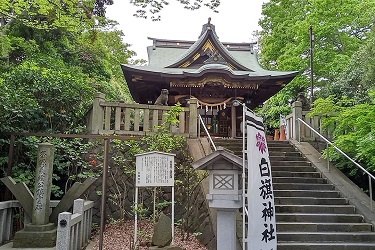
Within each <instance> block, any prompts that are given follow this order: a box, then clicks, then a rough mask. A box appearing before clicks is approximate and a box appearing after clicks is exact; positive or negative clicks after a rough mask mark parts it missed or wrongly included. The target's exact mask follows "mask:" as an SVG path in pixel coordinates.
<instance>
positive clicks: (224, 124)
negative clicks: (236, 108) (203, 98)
mask: <svg viewBox="0 0 375 250" xmlns="http://www.w3.org/2000/svg"><path fill="white" fill-rule="evenodd" d="M198 112H199V114H200V115H201V117H202V119H203V123H204V124H205V126H206V128H207V130H208V132H209V133H210V135H211V136H218V137H231V109H230V108H226V109H222V110H217V109H212V110H211V109H202V108H201V109H198ZM201 136H205V131H204V128H203V127H201Z"/></svg>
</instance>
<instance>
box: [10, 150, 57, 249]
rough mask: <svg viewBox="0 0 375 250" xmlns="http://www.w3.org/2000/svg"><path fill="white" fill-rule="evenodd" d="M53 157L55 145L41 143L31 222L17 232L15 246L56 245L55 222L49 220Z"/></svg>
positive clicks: (41, 246)
mask: <svg viewBox="0 0 375 250" xmlns="http://www.w3.org/2000/svg"><path fill="white" fill-rule="evenodd" d="M53 157H54V147H53V145H52V144H50V143H40V144H39V151H38V160H37V166H36V179H35V188H34V190H35V191H34V202H33V211H32V216H31V224H25V228H24V229H23V230H21V231H18V232H16V234H15V236H14V241H13V247H14V248H26V247H29V248H43V247H54V246H55V245H56V227H55V224H54V223H50V222H49V214H50V196H51V186H52V171H53Z"/></svg>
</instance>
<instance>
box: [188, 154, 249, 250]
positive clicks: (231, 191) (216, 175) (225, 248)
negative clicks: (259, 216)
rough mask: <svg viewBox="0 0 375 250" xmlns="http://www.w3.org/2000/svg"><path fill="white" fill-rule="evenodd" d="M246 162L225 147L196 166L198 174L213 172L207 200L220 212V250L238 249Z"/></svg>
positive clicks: (218, 213) (218, 227)
mask: <svg viewBox="0 0 375 250" xmlns="http://www.w3.org/2000/svg"><path fill="white" fill-rule="evenodd" d="M242 163H243V162H242V158H240V157H238V156H236V155H234V154H233V153H232V152H231V151H229V150H226V149H224V148H222V147H218V149H217V150H216V151H215V152H213V153H211V154H209V155H207V156H205V157H203V158H202V159H200V160H198V161H196V162H194V163H193V164H192V165H193V167H194V168H195V169H198V170H208V171H209V186H210V188H209V193H208V194H207V196H206V199H207V200H208V201H209V206H210V208H214V209H216V211H217V235H216V238H217V250H235V249H236V213H237V210H238V208H240V207H242V190H240V189H239V176H240V173H242Z"/></svg>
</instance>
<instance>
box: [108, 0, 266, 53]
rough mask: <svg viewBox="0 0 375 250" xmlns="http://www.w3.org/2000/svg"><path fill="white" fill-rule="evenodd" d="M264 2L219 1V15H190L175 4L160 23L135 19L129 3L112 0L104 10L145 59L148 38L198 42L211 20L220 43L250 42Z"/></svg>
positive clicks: (204, 12) (200, 11)
mask: <svg viewBox="0 0 375 250" xmlns="http://www.w3.org/2000/svg"><path fill="white" fill-rule="evenodd" d="M263 2H266V1H265V0H231V1H230V0H221V5H220V7H219V9H218V11H219V13H213V12H212V11H211V10H209V9H208V8H205V7H202V8H201V9H198V10H194V11H190V10H186V9H184V8H183V6H182V5H181V4H179V3H177V2H176V1H175V0H170V5H168V6H166V7H165V8H164V10H163V11H162V12H161V19H162V20H161V21H157V22H153V21H151V20H150V19H141V18H136V17H134V16H133V14H134V13H135V11H136V7H134V6H133V5H132V4H130V1H129V0H115V1H114V5H112V6H109V7H107V17H109V18H110V19H113V20H116V21H117V22H119V24H120V25H119V27H118V29H120V30H122V31H123V32H124V34H125V38H124V42H126V43H129V44H131V45H132V46H131V47H130V49H132V50H134V51H135V52H136V53H137V56H136V58H142V59H147V50H146V47H147V46H150V45H152V44H151V41H150V40H148V39H147V37H153V38H163V39H176V40H190V41H195V40H197V38H198V36H199V34H200V32H201V29H202V25H203V24H205V23H207V19H208V17H211V18H212V20H211V23H212V24H214V25H215V28H216V33H217V35H218V36H219V38H220V41H222V42H250V41H251V40H250V39H251V33H252V32H253V31H254V30H259V29H260V27H259V26H258V21H259V19H260V17H261V10H262V4H263Z"/></svg>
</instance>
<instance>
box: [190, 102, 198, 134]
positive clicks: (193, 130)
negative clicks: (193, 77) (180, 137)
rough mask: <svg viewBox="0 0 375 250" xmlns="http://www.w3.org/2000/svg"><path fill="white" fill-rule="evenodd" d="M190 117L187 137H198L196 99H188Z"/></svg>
mask: <svg viewBox="0 0 375 250" xmlns="http://www.w3.org/2000/svg"><path fill="white" fill-rule="evenodd" d="M189 109H190V116H189V137H190V138H197V137H198V100H197V99H196V98H191V99H190V105H189Z"/></svg>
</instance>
